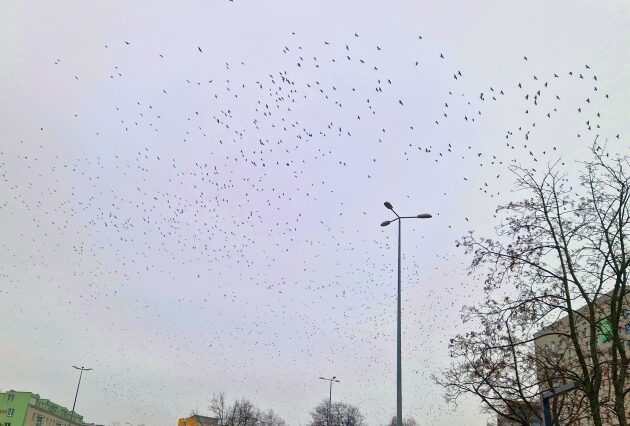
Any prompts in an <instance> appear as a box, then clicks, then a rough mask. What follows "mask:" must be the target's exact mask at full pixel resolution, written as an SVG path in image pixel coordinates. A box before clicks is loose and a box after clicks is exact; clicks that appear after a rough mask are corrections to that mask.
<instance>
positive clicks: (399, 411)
mask: <svg viewBox="0 0 630 426" xmlns="http://www.w3.org/2000/svg"><path fill="white" fill-rule="evenodd" d="M384 204H385V207H387V208H388V209H389V210H391V211H392V213H394V214H395V215H396V219H394V220H386V221H385V222H382V223H381V226H387V225H389V224H390V223H392V222H396V221H398V316H397V322H396V324H397V336H396V337H397V339H396V364H397V368H396V391H397V392H396V426H402V418H403V415H402V367H401V356H400V352H401V351H400V233H401V225H400V224H401V221H402V219H430V218H431V217H432V216H431V215H430V214H429V213H423V214H419V215H417V216H399V215H398V213H396V212H395V211H394V207H393V206H392V204H391V203H390V202H389V201H385V203H384Z"/></svg>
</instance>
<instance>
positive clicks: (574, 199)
mask: <svg viewBox="0 0 630 426" xmlns="http://www.w3.org/2000/svg"><path fill="white" fill-rule="evenodd" d="M591 151H592V159H591V160H590V161H588V162H586V163H584V164H583V171H582V172H581V174H580V176H579V185H576V187H573V186H572V185H571V184H570V182H569V176H567V175H566V174H563V173H562V172H561V171H560V170H559V166H558V164H554V165H550V166H549V167H548V168H547V169H546V170H545V171H544V172H543V173H538V172H537V171H536V170H533V169H531V170H530V169H525V168H521V167H514V168H513V171H514V173H515V174H516V176H517V188H516V189H518V190H520V191H521V192H526V193H527V194H528V198H525V199H523V200H522V201H516V202H511V203H509V204H507V205H505V206H502V207H499V209H498V212H499V213H503V214H504V221H503V222H502V223H501V224H499V225H498V226H497V236H496V237H495V238H480V237H477V236H476V235H474V234H473V233H470V234H469V235H467V236H466V237H465V238H463V240H462V241H460V242H458V245H463V246H464V247H465V249H466V251H467V253H469V254H471V255H472V259H473V260H472V263H471V266H470V272H471V274H477V273H481V274H483V276H484V277H485V278H484V284H485V285H484V290H485V293H486V298H485V301H484V303H483V304H481V305H479V306H476V307H469V308H467V309H466V311H465V313H464V315H463V319H464V321H470V322H473V323H475V324H476V330H475V331H471V332H469V333H466V334H463V335H458V336H456V337H455V338H453V339H452V340H451V342H450V345H449V347H450V351H451V357H452V358H453V363H452V365H451V367H450V368H449V369H447V370H446V371H444V372H443V374H442V375H441V376H438V377H435V380H436V381H437V382H438V383H440V384H442V385H443V386H444V387H445V389H446V394H445V396H446V398H447V399H448V400H451V401H454V400H457V398H458V397H459V396H460V395H463V394H473V395H476V396H478V397H479V398H480V399H481V400H482V402H483V404H484V406H485V407H486V408H487V409H488V410H490V411H492V412H495V413H497V414H498V415H501V416H503V417H506V418H508V419H511V420H513V421H515V422H518V423H520V424H523V425H526V424H529V423H528V417H529V418H531V416H534V417H537V416H539V414H538V412H539V409H538V404H539V402H538V401H539V395H540V393H541V392H542V391H544V390H546V389H548V388H550V387H553V386H555V385H556V384H558V383H562V382H568V381H578V382H579V383H580V384H581V389H580V390H578V391H575V392H574V393H573V394H571V395H569V396H567V397H566V398H565V399H564V400H563V399H562V398H560V399H556V400H554V416H555V417H556V418H557V419H559V420H561V421H563V422H565V423H571V424H573V423H575V422H577V421H578V420H579V419H581V418H589V419H591V421H592V422H593V424H594V425H596V426H601V425H602V423H603V421H608V419H614V421H615V422H616V423H618V424H620V425H623V426H627V425H628V420H627V414H626V396H627V394H628V393H629V392H630V387H629V386H628V385H629V383H628V382H629V381H630V380H629V377H628V367H629V365H628V358H627V352H626V351H627V348H628V346H627V345H628V341H627V337H624V335H625V334H626V333H622V332H621V330H624V325H625V324H623V323H622V322H627V321H626V320H625V318H626V316H628V312H626V311H624V309H626V308H627V306H628V305H627V296H628V289H627V283H628V265H629V264H630V257H629V255H628V248H627V243H628V241H627V238H628V233H629V231H630V229H629V228H630V226H629V223H630V175H629V174H628V171H630V162H629V158H628V157H627V156H610V155H609V154H607V153H606V149H605V148H603V147H601V146H599V145H597V143H595V144H594V145H593V148H592V150H591ZM512 294H516V296H511V295H512ZM560 319H562V321H563V322H562V324H563V326H562V327H561V326H559V324H560V322H559V320H560ZM540 330H545V332H544V333H543V334H536V333H537V332H539V331H540ZM550 336H551V337H552V338H553V340H554V342H557V345H555V344H554V345H551V347H550V348H540V347H539V345H535V342H536V341H537V339H543V338H545V337H550ZM600 340H601V341H600ZM602 342H606V344H602ZM569 401H570V403H569Z"/></svg>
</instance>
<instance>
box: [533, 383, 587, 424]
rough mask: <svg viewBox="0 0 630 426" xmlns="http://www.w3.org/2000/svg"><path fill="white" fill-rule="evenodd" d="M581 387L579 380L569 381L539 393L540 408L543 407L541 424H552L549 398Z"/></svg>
mask: <svg viewBox="0 0 630 426" xmlns="http://www.w3.org/2000/svg"><path fill="white" fill-rule="evenodd" d="M580 387H582V385H581V384H580V382H570V383H567V384H565V385H562V386H558V387H557V388H551V389H549V390H548V391H546V392H543V393H542V395H541V399H542V409H543V426H553V419H552V417H551V404H550V403H549V401H550V400H551V398H556V397H558V396H560V395H562V394H563V393H566V392H569V391H572V390H574V389H578V388H580Z"/></svg>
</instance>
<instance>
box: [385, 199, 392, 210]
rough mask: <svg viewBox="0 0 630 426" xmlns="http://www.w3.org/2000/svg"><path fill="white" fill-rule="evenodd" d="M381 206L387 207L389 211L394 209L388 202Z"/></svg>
mask: <svg viewBox="0 0 630 426" xmlns="http://www.w3.org/2000/svg"><path fill="white" fill-rule="evenodd" d="M383 204H385V207H387V208H388V209H390V210H391V209H393V208H394V206H392V203H390V202H389V201H385V202H384V203H383Z"/></svg>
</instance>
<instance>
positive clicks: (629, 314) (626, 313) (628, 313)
mask: <svg viewBox="0 0 630 426" xmlns="http://www.w3.org/2000/svg"><path fill="white" fill-rule="evenodd" d="M622 312H623V317H624V318H626V319H628V318H630V309H628V308H623V311H622Z"/></svg>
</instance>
